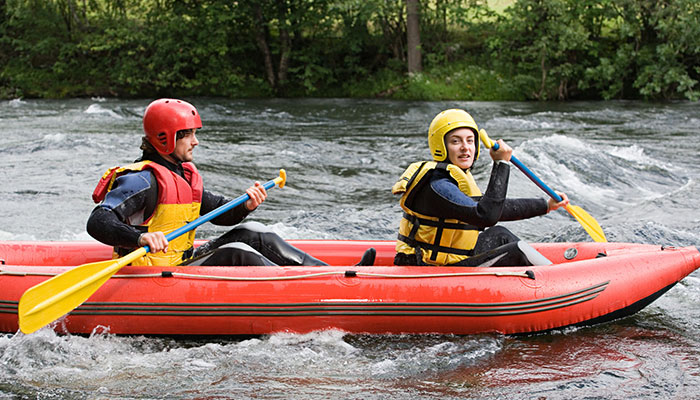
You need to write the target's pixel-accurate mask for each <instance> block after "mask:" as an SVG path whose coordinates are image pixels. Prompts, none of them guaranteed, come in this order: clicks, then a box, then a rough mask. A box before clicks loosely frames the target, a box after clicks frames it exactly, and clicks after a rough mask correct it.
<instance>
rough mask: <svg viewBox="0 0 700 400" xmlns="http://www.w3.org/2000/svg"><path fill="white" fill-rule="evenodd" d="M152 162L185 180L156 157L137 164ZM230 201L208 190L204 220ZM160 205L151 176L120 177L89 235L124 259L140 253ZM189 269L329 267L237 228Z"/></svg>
mask: <svg viewBox="0 0 700 400" xmlns="http://www.w3.org/2000/svg"><path fill="white" fill-rule="evenodd" d="M144 160H149V161H153V162H156V163H158V164H160V165H163V166H165V167H166V168H168V169H169V170H171V171H173V172H175V173H177V174H178V175H180V176H182V177H184V172H183V169H182V166H181V165H180V164H173V163H170V162H168V161H167V160H165V159H163V157H161V156H160V155H159V154H156V153H144V155H143V156H142V157H141V158H140V159H139V160H136V161H137V162H138V161H144ZM230 200H231V199H229V198H227V197H225V196H221V195H218V194H214V193H212V192H210V191H208V190H204V191H203V193H202V203H201V209H200V215H204V214H206V213H208V212H210V211H212V210H214V209H216V208H218V207H220V206H222V205H224V204H226V203H228V202H229V201H230ZM157 204H158V183H157V181H156V178H155V175H154V174H153V173H152V172H151V171H149V170H145V171H139V172H132V173H128V174H125V175H122V176H120V177H118V178H117V179H116V180H115V182H114V185H113V187H112V190H110V191H109V192H108V193H107V195H106V196H105V199H104V201H102V203H100V204H99V205H97V207H95V208H94V209H93V211H92V213H91V214H90V217H89V219H88V222H87V232H88V233H89V234H90V235H91V236H92V237H93V238H95V239H97V240H99V241H100V242H102V243H105V244H108V245H110V246H114V247H115V248H116V249H117V251H118V253H119V254H120V255H124V254H127V253H128V252H130V251H132V250H134V249H136V248H138V247H140V245H139V244H138V240H139V236H140V235H141V234H142V233H144V232H146V231H147V229H145V227H143V228H142V227H138V225H139V224H141V223H143V222H144V221H145V220H147V219H148V218H149V217H150V215H151V214H153V211H154V210H155V208H156V206H157ZM248 214H249V211H248V209H247V208H246V207H245V203H242V204H240V205H238V206H236V207H234V208H233V209H231V210H229V211H228V212H226V213H223V214H221V215H220V216H217V217H216V218H213V219H212V220H211V222H212V223H213V224H215V225H225V226H230V225H236V224H239V223H240V222H241V221H243V219H244V218H245V217H246V216H247V215H248ZM183 264H187V265H325V263H324V262H322V261H320V260H318V259H316V258H314V257H311V256H310V255H308V254H306V253H304V252H302V251H301V250H299V249H297V248H295V247H293V246H291V245H289V244H288V243H287V242H286V241H284V240H283V239H282V238H281V237H279V236H278V235H277V234H275V233H274V232H272V231H271V230H270V229H268V228H267V227H265V226H264V225H263V224H260V223H257V222H248V223H243V224H240V225H237V226H236V227H234V228H233V229H231V231H229V232H227V233H226V234H224V235H222V236H221V237H219V238H217V239H214V240H212V241H209V242H207V243H205V244H203V245H202V246H200V247H199V248H197V249H196V250H193V251H189V252H186V253H185V254H184V255H183Z"/></svg>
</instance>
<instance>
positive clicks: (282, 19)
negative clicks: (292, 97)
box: [277, 0, 292, 87]
mask: <svg viewBox="0 0 700 400" xmlns="http://www.w3.org/2000/svg"><path fill="white" fill-rule="evenodd" d="M277 6H278V21H279V22H278V23H279V30H280V63H279V68H278V69H277V84H278V85H279V86H280V87H282V86H284V85H285V83H286V81H287V73H288V71H289V58H290V56H291V53H292V39H291V36H290V34H289V26H288V24H287V4H286V1H284V0H282V1H278V3H277Z"/></svg>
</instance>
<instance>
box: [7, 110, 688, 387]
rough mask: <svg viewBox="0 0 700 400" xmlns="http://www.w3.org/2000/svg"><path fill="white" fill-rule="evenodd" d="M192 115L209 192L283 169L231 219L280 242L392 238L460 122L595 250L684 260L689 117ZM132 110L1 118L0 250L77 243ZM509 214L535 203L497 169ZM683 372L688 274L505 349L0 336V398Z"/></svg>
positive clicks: (513, 225) (682, 376)
mask: <svg viewBox="0 0 700 400" xmlns="http://www.w3.org/2000/svg"><path fill="white" fill-rule="evenodd" d="M190 100H191V101H192V102H193V103H194V104H195V105H196V106H197V107H198V109H199V111H200V113H201V115H202V118H203V122H204V128H203V129H201V130H200V131H199V132H198V138H199V140H200V145H199V146H198V148H197V149H196V150H195V162H196V163H197V165H198V167H199V169H200V172H201V173H202V175H203V177H204V182H205V187H206V188H207V189H209V190H212V191H215V192H219V193H223V194H226V195H228V196H230V197H236V196H238V195H240V194H241V193H243V191H244V190H245V188H246V187H247V186H248V185H250V184H251V183H252V182H253V181H255V180H259V181H261V182H264V181H267V180H269V179H272V178H274V177H275V176H276V175H277V172H278V170H279V169H280V168H284V169H286V171H287V173H288V182H287V186H286V187H285V188H284V189H281V190H280V189H274V190H273V191H270V193H269V197H268V200H267V201H266V202H265V204H264V205H262V206H261V207H260V208H259V209H258V210H257V211H256V212H255V213H253V214H252V215H251V216H250V217H249V218H250V219H251V220H257V221H260V222H263V223H265V224H267V225H269V226H271V227H272V228H273V229H274V230H275V231H276V232H277V233H279V234H280V235H282V236H283V237H285V238H287V239H296V238H303V239H394V238H395V235H396V230H397V226H398V221H399V218H400V209H399V207H398V199H397V198H395V197H393V196H392V195H391V193H390V188H391V186H392V184H393V183H394V182H395V180H396V179H397V178H398V177H399V175H400V174H401V172H403V170H404V168H405V167H406V166H407V165H408V164H409V163H411V162H413V161H416V160H422V159H426V158H428V157H429V153H428V146H427V127H428V124H429V122H430V120H431V119H432V118H433V116H434V115H435V114H437V113H438V112H439V111H441V110H442V109H445V108H450V107H461V108H465V109H466V110H468V111H469V112H471V114H472V115H473V116H474V118H475V119H476V121H477V122H478V123H479V126H480V127H483V128H485V129H486V130H487V131H488V132H489V134H490V136H491V137H492V138H494V139H496V138H504V139H505V140H506V141H508V142H509V143H510V144H511V145H512V146H513V147H514V149H515V153H514V154H516V155H517V156H518V158H519V159H520V160H521V161H522V162H523V163H524V164H525V165H526V166H528V167H529V168H530V169H532V170H533V171H534V172H535V173H536V174H537V175H538V176H539V177H540V178H541V179H542V180H543V181H544V182H545V183H547V184H548V185H549V186H551V187H553V188H555V189H556V190H561V191H564V192H566V193H567V194H568V195H569V198H570V199H571V201H572V204H575V205H578V206H581V207H582V208H583V209H585V210H586V211H588V212H589V213H590V214H591V215H592V216H593V217H595V219H596V220H597V221H598V222H599V223H600V225H601V226H602V228H603V230H604V231H605V233H606V235H607V238H608V240H609V241H619V242H634V243H654V244H666V245H675V246H687V245H699V244H700V213H699V212H698V204H699V200H698V199H700V184H699V181H700V157H698V154H700V104H698V103H690V102H679V103H663V104H654V103H652V104H650V103H638V102H590V103H589V102H576V103H561V104H560V103H518V102H515V103H491V102H489V103H486V102H396V101H379V100H343V99H317V100H316V99H311V100H224V99H206V98H202V99H190ZM148 102H149V100H145V99H144V100H117V99H74V100H54V101H52V100H11V101H3V102H0V122H1V123H2V127H3V130H2V133H1V134H0V240H91V239H90V237H89V236H88V235H87V233H86V232H85V222H86V220H87V217H88V215H89V213H90V210H91V209H92V208H93V207H94V204H93V203H92V200H91V198H90V195H91V193H92V190H93V189H94V186H95V184H96V182H97V180H98V178H99V177H100V176H101V174H102V173H103V172H104V171H105V170H106V169H107V168H109V167H112V166H115V165H124V164H126V163H129V162H131V161H133V160H134V159H135V158H137V157H138V155H139V150H138V146H139V144H140V141H141V139H140V138H141V136H142V130H141V116H142V115H143V111H144V109H145V107H146V105H147V104H148ZM482 155H483V156H484V157H482V159H480V160H479V162H478V165H477V167H476V168H475V170H476V173H475V176H476V179H477V181H478V182H480V183H481V184H482V187H483V186H484V185H485V183H486V180H487V179H488V174H489V172H490V161H489V160H490V159H489V157H488V156H486V152H485V151H484V150H483V148H482ZM509 195H510V196H518V197H528V196H541V197H544V194H543V193H542V192H541V191H540V190H539V189H538V188H537V187H536V186H535V185H533V184H532V183H531V182H530V181H529V180H528V179H527V178H525V177H524V176H523V175H522V174H521V173H520V172H519V171H518V170H517V169H515V168H512V169H511V185H510V188H509ZM504 225H505V226H507V227H508V228H510V229H511V230H512V231H513V232H515V233H516V234H518V235H519V236H520V237H521V238H523V239H526V240H528V241H588V240H590V239H589V237H588V236H587V234H586V233H585V232H584V231H583V230H582V229H581V227H580V225H579V224H578V223H577V222H576V221H575V220H574V219H572V218H571V217H569V216H568V214H567V213H565V212H563V211H557V212H553V213H550V214H548V215H547V216H544V217H540V218H535V219H531V220H526V221H519V222H509V223H505V224H504ZM224 231H225V228H218V227H214V226H212V225H211V224H205V225H203V226H202V227H200V228H199V229H198V231H197V232H198V237H199V238H213V237H215V236H216V235H218V234H220V233H223V232H224ZM0 290H2V288H0ZM699 359H700V273H699V272H698V271H696V272H695V273H693V274H692V275H691V276H689V277H687V278H686V279H684V280H683V281H682V282H681V283H680V284H678V285H676V286H675V287H674V288H673V289H672V290H670V291H669V292H668V293H666V294H665V295H664V296H662V297H661V298H660V299H658V300H657V301H655V302H654V303H652V304H651V305H650V306H648V307H647V308H645V309H644V310H642V311H641V312H639V313H638V314H636V315H634V316H632V317H628V318H625V319H622V320H618V321H614V322H612V323H607V324H603V325H598V326H595V327H586V328H578V329H567V330H561V331H554V332H550V333H546V334H539V335H533V336H522V337H509V336H501V335H478V336H450V335H427V336H371V335H370V336H367V335H346V334H343V333H341V332H336V331H329V332H314V333H311V334H306V335H296V334H275V335H271V336H263V337H255V338H204V339H191V340H183V339H173V338H153V337H141V336H134V337H124V336H115V335H111V334H109V333H104V332H96V333H95V334H93V335H92V336H90V337H82V336H58V335H56V334H54V333H53V331H51V330H49V329H47V328H43V329H41V330H39V331H38V332H36V333H34V334H32V335H23V334H14V335H13V334H0V399H229V398H230V399H328V398H335V399H465V398H467V399H468V398H473V399H572V398H576V399H630V398H633V399H688V398H698V397H699V396H700V389H698V388H699V387H700V361H699Z"/></svg>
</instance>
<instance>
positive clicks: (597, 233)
mask: <svg viewBox="0 0 700 400" xmlns="http://www.w3.org/2000/svg"><path fill="white" fill-rule="evenodd" d="M479 137H480V138H481V142H482V143H484V145H485V146H486V147H488V148H491V147H493V148H494V150H498V147H499V146H498V143H496V142H494V141H493V140H491V138H489V135H487V134H486V131H485V130H483V129H481V130H480V131H479ZM510 162H511V163H513V164H515V166H516V167H518V169H520V170H521V171H522V172H523V173H524V174H525V175H526V176H527V177H528V178H530V180H531V181H533V182H534V183H535V185H537V186H538V187H539V188H540V189H542V190H544V191H545V192H546V193H547V194H548V195H549V196H550V197H551V198H553V199H554V200H556V201H557V202H560V201H562V198H561V196H559V195H558V194H557V193H556V192H555V191H554V190H552V189H551V188H550V187H549V186H547V185H546V184H545V183H544V182H542V180H540V178H538V177H537V176H536V175H535V174H534V173H533V172H532V171H530V169H529V168H527V167H526V166H525V165H524V164H523V163H522V162H520V160H518V158H517V157H516V156H513V155H511V156H510ZM566 211H568V212H569V214H571V216H572V217H574V218H576V220H577V221H578V222H579V223H580V224H581V226H582V227H583V229H585V230H586V232H588V234H589V235H590V236H591V238H592V239H593V240H594V241H596V242H607V241H608V240H607V239H606V238H605V233H603V229H602V228H601V227H600V224H598V221H596V220H595V218H593V217H591V215H590V214H588V213H587V212H586V211H585V210H584V209H583V208H581V207H579V206H574V205H572V204H569V205H567V206H566Z"/></svg>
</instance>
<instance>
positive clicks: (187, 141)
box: [171, 129, 199, 162]
mask: <svg viewBox="0 0 700 400" xmlns="http://www.w3.org/2000/svg"><path fill="white" fill-rule="evenodd" d="M196 132H197V130H196V129H190V130H189V131H188V132H186V133H185V134H184V136H183V137H181V138H180V139H177V141H176V142H175V150H173V152H172V154H171V155H172V156H173V158H175V159H176V160H179V161H182V162H189V161H192V160H193V159H194V155H193V154H192V151H193V150H194V148H195V146H197V145H198V144H199V141H198V140H197V136H196Z"/></svg>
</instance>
